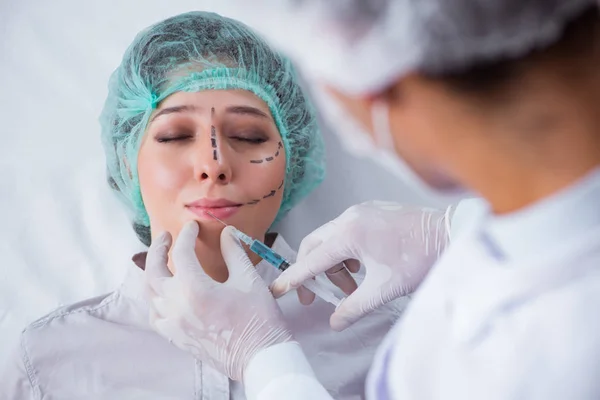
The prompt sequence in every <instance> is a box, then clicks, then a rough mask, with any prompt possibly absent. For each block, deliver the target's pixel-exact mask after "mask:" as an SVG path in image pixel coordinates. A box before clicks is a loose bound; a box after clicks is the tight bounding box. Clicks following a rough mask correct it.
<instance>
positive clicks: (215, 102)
mask: <svg viewBox="0 0 600 400" xmlns="http://www.w3.org/2000/svg"><path fill="white" fill-rule="evenodd" d="M180 105H193V106H198V107H202V108H206V107H208V108H211V107H214V108H215V110H217V111H218V110H219V108H225V107H229V106H240V105H243V106H251V107H255V108H258V109H259V110H261V111H264V112H265V113H267V114H271V112H270V110H269V106H268V105H267V103H265V102H264V101H263V100H262V99H260V98H259V97H258V96H256V95H255V94H254V93H252V92H249V91H247V90H242V89H236V90H203V91H201V92H177V93H173V94H172V95H171V96H169V97H167V98H166V99H164V100H163V101H162V102H161V103H160V105H159V106H158V108H157V109H158V110H160V109H163V108H167V107H175V106H180Z"/></svg>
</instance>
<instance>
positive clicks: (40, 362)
mask: <svg viewBox="0 0 600 400" xmlns="http://www.w3.org/2000/svg"><path fill="white" fill-rule="evenodd" d="M273 249H274V250H275V251H276V252H278V253H279V254H281V255H282V256H284V257H285V258H287V259H289V260H291V261H293V260H295V256H296V254H295V252H294V251H293V250H292V249H290V247H289V246H288V245H287V243H286V242H285V241H284V240H283V238H281V237H280V236H278V237H277V239H276V240H275V242H274V244H273ZM128 264H129V265H127V266H126V268H129V273H128V276H127V278H126V279H125V281H124V282H123V285H122V286H121V287H120V288H119V289H118V290H117V291H115V292H112V293H110V294H108V295H105V296H100V297H96V298H92V299H89V300H86V301H83V302H80V303H77V304H74V305H71V306H68V307H63V308H60V309H58V310H56V311H54V312H53V313H51V314H49V315H48V316H46V317H44V318H42V319H40V320H38V321H36V322H34V323H32V324H31V325H29V326H28V327H27V328H26V329H25V330H24V331H23V333H22V335H21V343H20V347H19V348H18V349H17V352H16V353H17V354H16V357H15V358H14V359H13V360H11V364H10V365H9V366H8V368H7V369H6V372H3V373H2V374H0V376H2V379H1V380H0V393H1V394H0V398H2V399H5V398H6V399H42V398H43V399H44V400H50V399H61V400H66V399H111V400H112V399H210V400H221V399H222V400H229V399H235V400H238V399H244V398H245V395H244V388H243V387H242V385H241V384H240V383H238V382H231V381H229V380H228V379H227V377H225V376H224V375H222V374H220V373H218V372H216V371H215V370H213V369H211V368H210V367H208V366H204V365H203V364H202V363H201V362H198V361H196V360H195V359H194V358H193V357H192V356H190V355H189V354H187V353H185V352H183V351H181V350H179V349H177V348H176V347H175V346H173V345H171V344H170V343H168V341H166V340H165V339H164V338H162V337H161V336H159V335H158V334H156V333H155V332H154V331H152V330H151V328H150V326H149V323H148V308H147V305H146V303H145V301H144V298H143V295H142V285H143V271H142V270H141V269H139V268H137V267H136V266H134V265H133V263H131V262H129V263H128ZM124 267H125V266H124ZM256 268H257V271H258V273H259V274H260V276H261V277H262V278H263V280H265V281H266V282H267V284H269V283H271V282H272V281H273V280H274V279H275V278H276V276H277V275H278V274H279V272H278V271H277V270H276V269H275V268H273V267H272V266H271V265H269V264H267V263H265V262H261V263H260V264H258V265H257V266H256ZM331 287H332V289H333V290H337V288H335V287H333V285H331ZM338 293H339V292H338ZM339 294H340V295H341V293H339ZM277 302H278V304H279V306H280V308H281V309H282V311H283V314H284V316H285V318H286V320H287V323H288V326H289V328H290V329H291V331H292V333H293V334H294V337H295V338H296V340H297V341H298V342H299V343H300V344H301V346H302V349H303V351H304V354H306V357H307V359H308V361H309V363H310V366H311V367H312V369H313V370H314V372H315V375H316V378H317V379H318V380H319V381H320V382H321V384H323V386H324V387H325V388H326V389H327V390H328V391H329V393H330V394H331V395H332V396H333V397H334V398H336V399H360V398H364V384H365V378H366V374H367V371H368V369H369V367H370V365H371V362H372V360H373V356H374V353H375V350H376V348H377V346H378V345H379V343H380V342H381V340H382V339H383V337H384V335H385V334H386V333H387V332H388V331H389V329H390V328H391V326H392V325H393V323H394V322H395V321H396V320H397V319H398V318H399V316H400V315H401V313H402V311H403V309H404V306H405V304H406V302H407V300H406V299H399V300H397V301H395V302H393V303H391V304H390V305H388V306H386V307H384V308H382V309H380V310H378V311H376V312H374V313H373V314H371V315H369V316H368V317H365V318H363V319H362V320H361V321H359V322H358V323H357V324H355V325H353V326H352V327H351V328H348V329H347V330H345V331H344V332H340V333H337V332H334V331H332V330H331V329H330V327H329V317H330V315H331V313H332V312H333V306H331V305H330V304H328V303H326V302H324V301H322V300H320V299H318V298H317V299H316V300H315V302H314V303H313V304H312V305H310V306H303V305H301V304H300V303H299V301H298V299H297V296H296V294H295V292H291V293H288V294H287V295H285V296H283V297H282V298H280V299H278V300H277ZM259 367H260V366H259ZM266 367H267V366H265V368H266ZM261 368H262V367H260V368H259V369H261Z"/></svg>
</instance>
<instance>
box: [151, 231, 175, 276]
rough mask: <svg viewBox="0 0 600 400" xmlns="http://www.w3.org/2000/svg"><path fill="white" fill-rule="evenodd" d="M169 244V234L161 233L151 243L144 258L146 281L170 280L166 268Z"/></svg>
mask: <svg viewBox="0 0 600 400" xmlns="http://www.w3.org/2000/svg"><path fill="white" fill-rule="evenodd" d="M171 242H172V239H171V234H170V233H169V232H163V233H161V234H160V235H158V236H157V237H156V238H155V239H154V240H153V241H152V244H151V245H150V248H149V249H148V254H147V256H146V267H145V271H146V280H154V279H156V278H170V277H171V276H172V274H171V271H169V268H168V267H167V264H168V259H169V249H170V247H171Z"/></svg>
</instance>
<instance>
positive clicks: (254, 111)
mask: <svg viewBox="0 0 600 400" xmlns="http://www.w3.org/2000/svg"><path fill="white" fill-rule="evenodd" d="M225 112H227V113H230V114H245V115H252V116H255V117H259V118H267V119H270V116H269V115H268V114H267V113H265V112H264V111H262V110H259V109H258V108H255V107H251V106H230V107H227V108H226V109H225Z"/></svg>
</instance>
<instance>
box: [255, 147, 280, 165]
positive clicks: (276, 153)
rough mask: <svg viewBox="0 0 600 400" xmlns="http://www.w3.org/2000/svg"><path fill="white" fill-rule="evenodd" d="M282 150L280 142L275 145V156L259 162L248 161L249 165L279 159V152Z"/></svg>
mask: <svg viewBox="0 0 600 400" xmlns="http://www.w3.org/2000/svg"><path fill="white" fill-rule="evenodd" d="M282 148H283V144H281V142H278V143H277V151H276V152H275V154H274V155H273V156H270V157H267V158H265V159H261V160H250V163H251V164H260V163H262V162H263V161H266V162H269V161H273V160H274V159H275V158H277V157H279V151H280V150H281V149H282Z"/></svg>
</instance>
